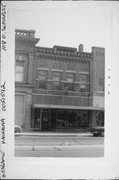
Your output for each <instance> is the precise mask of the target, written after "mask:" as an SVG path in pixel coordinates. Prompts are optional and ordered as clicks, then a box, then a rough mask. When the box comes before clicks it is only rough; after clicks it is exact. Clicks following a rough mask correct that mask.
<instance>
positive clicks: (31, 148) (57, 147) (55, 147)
mask: <svg viewBox="0 0 119 180" xmlns="http://www.w3.org/2000/svg"><path fill="white" fill-rule="evenodd" d="M83 148H86V149H88V148H94V149H96V148H104V145H102V144H98V145H74V146H73V145H50V146H45V145H42V146H38V145H27V146H26V145H21V146H18V145H16V146H15V150H16V151H19V150H24V151H38V150H46V151H47V150H73V149H83Z"/></svg>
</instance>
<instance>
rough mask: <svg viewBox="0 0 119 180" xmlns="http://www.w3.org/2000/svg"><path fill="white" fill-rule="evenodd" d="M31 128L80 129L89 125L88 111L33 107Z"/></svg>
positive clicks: (48, 129)
mask: <svg viewBox="0 0 119 180" xmlns="http://www.w3.org/2000/svg"><path fill="white" fill-rule="evenodd" d="M33 114H34V115H33V120H32V123H31V124H32V128H33V129H36V130H42V131H56V130H60V129H64V130H65V129H68V130H71V129H72V130H73V129H81V128H87V127H89V111H88V110H73V109H70V110H69V109H55V108H35V109H34V113H33Z"/></svg>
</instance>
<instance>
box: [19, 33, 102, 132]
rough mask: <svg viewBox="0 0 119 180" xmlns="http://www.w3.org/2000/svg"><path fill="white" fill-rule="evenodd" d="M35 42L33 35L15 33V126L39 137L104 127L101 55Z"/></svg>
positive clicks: (93, 50) (100, 50)
mask: <svg viewBox="0 0 119 180" xmlns="http://www.w3.org/2000/svg"><path fill="white" fill-rule="evenodd" d="M38 42H39V38H36V37H35V31H34V30H21V29H17V30H16V32H15V124H17V125H20V126H22V127H23V128H24V129H26V130H39V131H58V130H64V131H65V130H71V131H73V130H74V129H75V130H83V129H86V128H88V127H93V126H103V125H104V67H105V49H104V48H100V47H92V52H91V53H89V52H84V51H83V45H82V44H80V45H79V47H78V48H72V47H64V46H56V45H55V46H54V47H53V48H47V47H39V46H37V43H38Z"/></svg>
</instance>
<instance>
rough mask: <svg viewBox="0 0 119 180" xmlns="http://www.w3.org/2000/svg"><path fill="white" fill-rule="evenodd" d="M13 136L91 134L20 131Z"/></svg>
mask: <svg viewBox="0 0 119 180" xmlns="http://www.w3.org/2000/svg"><path fill="white" fill-rule="evenodd" d="M15 136H42V137H43V136H46V137H47V136H53V137H54V136H55V137H68V136H69V137H76V136H92V135H91V134H90V133H88V132H85V133H83V132H82V133H81V132H77V133H74V132H73V133H68V132H66V133H64V132H21V133H15Z"/></svg>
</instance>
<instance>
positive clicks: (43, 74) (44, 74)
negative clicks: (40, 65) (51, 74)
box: [39, 70, 48, 81]
mask: <svg viewBox="0 0 119 180" xmlns="http://www.w3.org/2000/svg"><path fill="white" fill-rule="evenodd" d="M47 76H48V73H47V71H45V70H40V71H39V81H46V80H47Z"/></svg>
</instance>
